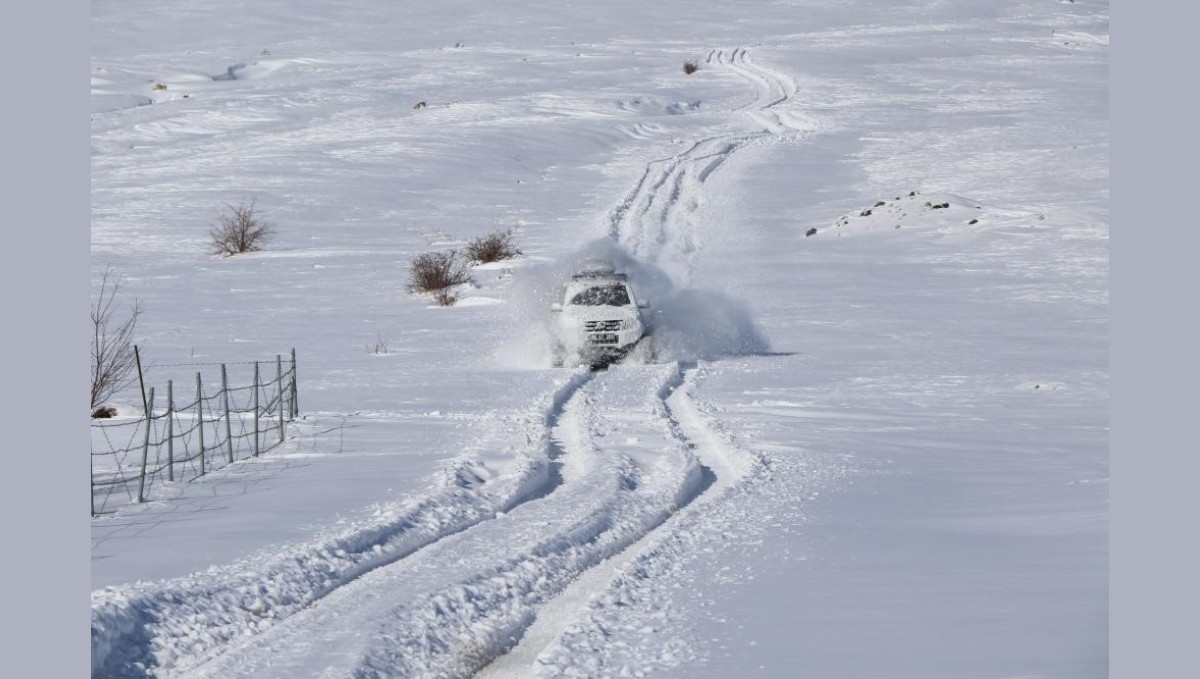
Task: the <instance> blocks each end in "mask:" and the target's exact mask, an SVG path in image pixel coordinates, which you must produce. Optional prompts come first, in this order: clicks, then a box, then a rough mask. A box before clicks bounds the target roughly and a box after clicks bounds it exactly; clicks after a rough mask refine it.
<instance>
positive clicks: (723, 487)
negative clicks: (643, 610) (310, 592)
mask: <svg viewBox="0 0 1200 679" xmlns="http://www.w3.org/2000/svg"><path fill="white" fill-rule="evenodd" d="M706 62H707V63H708V64H710V65H715V66H720V67H724V68H728V69H730V70H732V71H733V72H734V73H736V74H738V75H740V76H741V77H743V78H744V79H746V80H748V81H750V82H751V83H752V84H753V85H754V87H755V95H754V98H753V99H752V100H750V101H749V102H747V103H746V104H743V105H741V106H738V107H736V108H735V109H734V111H735V112H737V113H741V114H745V115H746V116H747V117H748V118H749V119H750V121H751V123H752V124H753V125H756V126H761V129H758V130H754V131H746V132H729V133H725V134H720V135H714V136H710V137H706V138H704V139H702V140H700V141H698V142H696V143H694V144H692V145H691V146H690V147H689V148H688V149H687V150H685V151H684V152H682V153H680V154H678V155H675V156H671V157H669V158H663V159H658V160H652V161H650V162H649V163H647V165H646V169H645V171H644V172H643V174H642V176H641V177H640V179H639V180H638V182H637V183H636V184H635V185H634V187H633V188H632V190H631V191H630V192H629V194H627V195H626V197H625V198H624V199H623V200H622V201H621V202H620V203H619V204H618V206H617V207H616V208H615V209H614V210H613V211H612V213H611V214H610V216H609V220H610V229H609V235H610V237H611V238H613V239H614V240H615V241H617V242H618V243H620V244H622V245H624V246H626V247H627V248H628V249H629V250H631V251H632V252H633V254H634V255H636V256H637V257H639V258H640V259H643V260H647V261H651V262H655V263H658V264H671V263H673V264H674V265H675V266H676V267H677V268H676V271H675V273H677V274H681V275H682V276H683V278H684V282H686V281H687V280H688V279H690V277H691V272H692V267H693V266H694V260H695V256H696V255H697V254H698V251H699V250H700V248H701V243H700V242H699V234H698V227H697V225H696V224H695V221H694V219H693V214H694V213H695V212H696V211H697V209H698V208H699V206H700V199H701V194H702V192H703V190H704V184H705V182H707V181H708V179H709V178H710V177H711V176H712V174H713V173H714V172H716V171H717V170H718V169H719V168H720V167H721V165H722V164H723V163H724V162H725V161H726V160H728V159H729V158H730V157H732V156H733V154H735V153H736V152H738V151H739V150H741V149H743V148H745V147H746V146H748V145H750V144H752V143H754V142H756V141H758V140H761V139H764V138H767V137H772V136H777V135H782V134H795V133H800V132H803V131H805V130H806V126H805V125H803V124H802V123H801V121H800V119H799V118H798V117H796V116H794V115H791V114H789V113H787V112H785V111H782V110H780V108H781V107H780V105H781V104H784V103H785V102H787V101H788V100H789V99H790V98H791V97H792V96H793V95H794V94H795V92H796V86H795V84H794V83H793V82H792V81H791V80H790V79H789V78H787V77H786V76H783V75H781V74H778V73H776V72H774V71H772V70H769V69H766V68H762V67H759V66H758V65H756V64H754V63H753V62H752V61H751V60H750V59H749V57H748V55H747V51H746V49H745V48H738V49H734V50H731V51H727V50H714V51H713V52H711V53H710V54H709V55H708V58H707V59H706ZM664 260H669V261H664ZM679 371H680V372H679V379H678V381H677V382H676V383H674V384H672V385H671V388H670V389H664V390H662V391H660V392H659V394H658V398H659V399H660V400H661V405H662V412H663V415H664V416H665V418H666V420H667V423H668V427H669V429H670V431H671V435H672V436H673V437H674V438H675V440H676V441H677V442H678V445H679V446H681V447H682V448H683V449H685V450H687V451H688V452H690V453H691V454H693V455H696V456H698V457H697V464H698V465H699V466H700V469H701V475H702V481H701V485H700V487H699V488H698V489H697V491H696V494H695V496H693V497H692V498H691V503H690V505H689V506H688V507H687V512H681V513H680V514H679V515H676V516H674V517H672V518H671V519H670V522H671V523H675V524H677V523H678V522H679V521H678V520H685V521H686V519H682V517H683V516H685V515H686V516H689V517H691V516H695V515H696V514H697V513H698V511H699V509H698V508H700V507H702V506H711V505H713V504H714V503H718V502H719V501H720V500H722V499H727V496H728V491H729V489H731V488H734V487H737V484H739V483H740V482H742V481H743V480H745V479H747V478H751V476H752V472H753V471H754V470H756V469H757V470H760V471H761V469H762V465H763V461H762V460H761V458H758V457H756V456H754V455H752V454H750V453H747V452H745V451H742V450H741V449H739V448H737V447H736V446H733V445H732V444H730V443H728V441H727V440H726V439H725V438H724V437H722V436H721V435H720V434H719V433H718V431H719V429H718V428H717V426H716V425H715V424H713V423H712V422H711V421H710V420H709V418H707V417H706V416H703V415H702V414H701V413H700V410H699V409H698V407H697V406H696V404H695V402H694V401H693V400H692V397H691V396H690V393H689V392H690V390H691V389H692V388H693V387H694V377H695V373H696V371H697V368H696V367H695V366H689V367H687V368H686V370H685V368H684V366H682V365H681V366H679ZM683 384H686V385H687V388H685V389H678V388H676V387H679V386H680V385H683ZM702 521H703V520H702V519H695V520H694V521H693V523H702ZM673 535H674V533H673V532H672V530H671V529H670V528H669V527H668V526H665V525H664V526H662V527H657V528H656V529H655V530H652V531H647V532H645V533H644V534H643V535H642V536H640V537H639V538H638V540H637V541H636V542H635V543H633V544H632V545H631V546H630V547H629V548H627V549H626V550H625V551H624V552H623V553H621V554H619V555H617V556H615V557H614V558H612V559H610V560H609V561H608V562H607V563H605V565H604V566H603V567H600V568H596V569H593V570H592V571H591V572H589V573H588V575H587V577H583V578H580V579H579V580H578V581H577V582H576V583H574V584H573V585H572V586H571V588H570V589H569V590H567V591H566V592H564V593H563V594H562V595H560V596H559V597H558V598H557V599H556V600H555V601H553V602H551V603H550V604H548V605H546V606H543V607H542V608H541V609H540V610H539V613H538V615H540V616H543V617H544V620H543V621H542V622H541V623H540V624H539V625H538V626H537V627H536V628H534V629H533V630H532V633H531V634H530V635H529V636H530V638H529V639H526V640H524V642H523V643H522V644H520V645H518V646H517V648H516V649H515V651H514V652H513V653H512V654H511V655H510V656H509V657H504V658H502V659H500V660H499V661H498V662H494V663H493V664H491V665H490V666H488V667H487V669H486V670H485V671H484V672H483V673H481V675H480V679H502V678H507V677H524V676H528V675H529V673H530V672H532V671H534V669H535V668H536V669H537V670H538V671H539V672H541V673H544V674H547V675H549V676H558V675H560V674H563V673H568V671H579V670H580V661H581V659H583V661H582V665H583V666H584V667H585V668H587V670H588V671H589V672H590V671H594V670H596V669H597V668H595V667H587V663H588V662H590V661H589V660H588V658H590V657H591V656H594V655H595V654H594V649H595V646H594V645H589V644H591V643H592V642H593V641H594V639H592V638H588V637H587V631H589V630H590V631H591V632H592V633H594V634H595V635H599V636H601V637H603V636H604V635H605V632H604V629H603V625H602V624H601V623H595V620H596V618H595V617H594V616H592V613H593V612H594V606H585V607H584V609H583V610H578V607H579V606H580V604H581V603H584V602H587V601H589V600H593V599H596V600H602V597H601V596H600V595H601V594H602V593H604V592H605V591H606V590H607V589H609V588H610V587H612V586H613V585H612V584H610V583H611V582H612V578H613V577H614V574H617V573H621V572H623V569H624V568H625V567H627V566H628V565H629V564H630V563H632V562H633V561H635V560H641V561H642V562H643V568H642V571H643V572H652V571H653V569H652V568H650V567H649V565H650V562H653V561H654V560H656V559H658V558H659V557H660V555H662V554H663V553H665V548H664V547H663V545H665V544H667V543H669V542H670V541H671V539H672V536H673ZM577 616H583V618H586V619H588V620H591V621H592V622H593V623H594V624H593V625H592V626H591V627H590V628H589V627H588V626H587V624H585V623H580V622H576V623H573V624H570V625H568V624H566V623H567V622H569V620H564V619H565V618H572V619H573V618H575V617H577ZM589 616H591V617H589ZM567 630H571V631H570V632H567ZM551 640H553V643H548V642H550V641H551ZM573 642H582V643H573ZM568 668H570V670H568ZM581 676H582V675H581ZM587 676H605V675H604V673H603V672H600V673H598V674H595V673H593V674H587Z"/></svg>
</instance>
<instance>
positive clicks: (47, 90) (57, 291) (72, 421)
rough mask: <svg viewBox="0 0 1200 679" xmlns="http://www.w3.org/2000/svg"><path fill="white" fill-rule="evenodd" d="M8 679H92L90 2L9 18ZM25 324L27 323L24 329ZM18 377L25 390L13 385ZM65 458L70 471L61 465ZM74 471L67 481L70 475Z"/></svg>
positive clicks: (11, 10)
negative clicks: (87, 392) (84, 458)
mask: <svg viewBox="0 0 1200 679" xmlns="http://www.w3.org/2000/svg"><path fill="white" fill-rule="evenodd" d="M3 13H4V21H3V25H4V37H3V40H0V54H3V63H5V64H7V65H8V68H7V69H6V78H5V87H6V90H7V95H6V97H5V105H4V107H3V109H0V111H2V112H0V120H2V121H3V124H2V125H0V129H3V131H4V145H3V149H4V154H3V155H4V158H5V172H4V175H3V177H4V181H3V182H2V183H0V186H3V194H4V196H5V197H6V198H7V199H8V200H6V201H5V202H6V203H7V205H6V210H5V221H6V222H7V223H6V224H5V226H6V233H5V247H4V252H5V253H6V254H7V255H8V256H7V257H6V258H5V259H6V260H7V261H5V263H4V266H3V267H0V271H3V285H4V290H5V291H6V292H7V293H8V294H7V295H6V300H5V302H6V304H7V305H10V308H12V307H15V309H16V314H15V315H14V314H8V315H7V317H6V319H5V326H6V328H5V329H6V331H5V332H4V334H3V337H4V342H3V343H4V356H5V372H4V375H5V378H6V379H5V380H4V382H3V385H4V389H2V390H0V394H3V396H2V399H3V405H2V406H0V412H3V413H5V414H6V415H8V417H9V422H10V426H9V427H7V428H6V434H7V437H6V443H7V444H8V448H9V450H8V451H7V452H8V453H9V456H8V457H9V459H8V461H7V462H6V465H5V472H6V475H7V476H8V483H6V484H5V485H6V489H5V492H4V493H3V495H2V496H3V498H4V510H5V511H4V516H5V517H6V518H7V519H8V520H7V521H5V524H4V525H5V535H4V544H5V550H4V562H3V577H2V582H3V583H4V596H3V601H4V603H5V606H4V611H5V617H7V618H8V621H7V622H8V625H7V630H6V632H5V636H4V658H3V661H0V667H3V674H4V675H6V676H11V677H33V676H42V677H80V676H87V675H88V674H90V671H91V670H90V668H91V651H90V641H89V639H90V633H89V628H88V624H89V623H88V621H89V620H90V613H89V605H88V598H89V597H88V593H89V591H90V582H89V580H90V578H89V571H90V567H89V563H90V561H89V557H88V544H89V542H88V518H87V517H88V513H87V511H86V509H87V507H86V504H87V502H86V498H85V497H84V495H85V494H84V493H82V492H81V490H82V488H83V486H84V484H85V483H87V478H86V474H87V469H86V467H85V466H83V465H79V464H75V463H74V462H72V461H71V460H72V459H78V458H77V457H76V456H77V455H79V454H83V451H84V450H85V449H86V447H87V445H88V421H87V418H86V416H83V417H81V416H80V415H82V414H83V413H84V411H86V409H87V403H84V402H77V401H76V399H75V398H74V397H72V395H73V394H74V395H76V396H77V397H78V401H83V400H84V398H85V397H84V396H83V394H84V387H85V382H86V379H87V377H86V376H87V371H88V358H87V351H86V350H81V347H86V337H87V332H88V329H87V326H86V323H87V306H88V289H89V274H88V272H89V258H90V256H89V249H90V236H89V222H90V216H89V212H90V210H89V204H90V196H89V184H90V178H89V161H88V149H89V134H90V133H89V129H88V122H87V120H88V119H87V112H88V111H89V110H90V108H89V105H88V96H89V94H88V89H87V81H86V80H84V78H86V76H87V73H88V70H89V67H88V63H89V60H90V55H89V53H88V52H89V41H88V27H89V16H90V7H89V5H88V3H87V2H83V1H80V2H71V3H69V6H64V5H63V4H62V3H20V4H12V5H6V6H5V8H4V10H3ZM14 316H15V318H14ZM14 377H15V379H13V378H14ZM60 457H61V458H63V459H61V460H60V459H57V458H60ZM63 472H65V473H63Z"/></svg>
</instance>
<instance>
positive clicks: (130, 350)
mask: <svg viewBox="0 0 1200 679" xmlns="http://www.w3.org/2000/svg"><path fill="white" fill-rule="evenodd" d="M120 290H121V280H120V279H119V278H116V277H114V276H113V275H112V269H111V268H108V269H105V270H104V273H103V274H101V277H100V294H99V296H98V297H97V298H96V301H95V303H94V304H93V305H92V313H91V315H92V394H91V408H92V409H93V411H95V409H96V408H97V407H98V406H99V405H100V404H101V403H103V402H104V401H106V400H108V399H109V398H111V397H112V395H113V394H116V393H117V392H119V391H121V390H122V389H124V388H125V387H127V386H129V385H130V384H132V383H133V379H134V377H136V372H135V368H136V367H137V356H136V354H135V353H134V346H133V331H134V329H135V328H136V326H137V321H138V317H139V316H141V315H142V307H141V306H140V305H139V304H138V302H137V300H134V302H133V304H132V306H131V307H130V309H129V315H128V316H125V317H124V318H123V319H121V318H118V316H117V293H118V292H120Z"/></svg>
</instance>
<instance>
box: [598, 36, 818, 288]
mask: <svg viewBox="0 0 1200 679" xmlns="http://www.w3.org/2000/svg"><path fill="white" fill-rule="evenodd" d="M705 63H707V64H709V65H710V66H715V67H719V68H725V69H728V70H729V71H732V72H733V73H735V74H737V75H738V76H740V77H742V78H743V79H745V80H747V81H749V82H750V83H752V84H753V85H754V91H755V94H754V97H753V98H752V99H751V100H750V101H748V102H747V103H745V104H742V105H740V106H737V107H735V108H734V109H732V111H731V112H732V113H736V114H740V115H742V116H743V117H744V118H746V119H748V120H749V122H750V124H751V126H752V127H753V128H755V129H752V130H742V131H731V132H726V133H723V134H719V135H715V136H710V137H706V138H704V139H701V140H700V141H697V142H695V143H694V144H692V145H691V146H690V147H689V148H688V149H687V150H685V151H683V152H682V153H679V154H676V155H674V156H670V157H668V158H661V159H657V160H652V161H650V162H649V163H647V165H646V169H645V171H644V172H643V173H642V176H641V178H640V179H639V180H638V181H637V183H636V184H635V185H634V187H633V189H632V190H630V192H629V193H628V194H627V195H626V196H625V198H624V199H622V200H621V202H620V203H619V204H618V205H617V207H616V208H614V209H613V211H612V212H611V213H610V215H609V235H610V237H612V238H613V239H614V240H616V241H617V242H619V243H621V244H622V245H624V246H626V247H627V248H629V249H630V251H631V252H632V253H633V254H634V255H635V256H637V257H638V258H640V259H643V260H646V261H649V262H653V263H656V264H659V265H667V266H671V268H673V269H674V271H673V273H676V274H678V275H680V276H681V278H682V282H684V283H686V282H688V281H689V280H690V279H691V275H692V269H693V266H694V258H695V255H696V253H697V252H698V251H699V250H700V248H701V247H702V243H701V241H700V234H699V233H698V227H697V225H696V223H695V219H694V215H695V213H696V212H697V211H698V210H699V208H700V206H701V204H702V194H703V190H704V184H705V182H707V181H708V179H709V178H710V177H711V176H712V174H713V173H714V172H716V171H717V169H719V168H720V166H721V165H722V164H723V163H724V162H725V161H727V160H728V159H729V158H730V157H732V156H733V155H734V154H735V153H737V152H738V151H740V150H742V149H744V148H746V147H748V146H750V145H751V144H755V143H759V142H761V141H763V140H767V139H772V138H779V139H783V138H790V137H792V136H795V135H800V134H805V133H808V132H811V131H812V130H813V126H812V125H811V124H810V123H808V122H807V121H805V120H804V119H803V118H802V117H801V116H798V115H796V114H795V113H793V112H791V111H788V110H786V109H785V108H784V107H782V106H781V104H786V103H788V102H789V101H791V100H792V98H793V96H794V95H795V93H796V84H795V82H794V81H793V80H792V79H791V78H789V77H788V76H786V75H784V74H781V73H778V72H776V71H774V70H772V69H768V68H765V67H762V66H760V65H758V64H756V63H755V62H754V61H752V60H751V59H750V57H749V55H748V53H747V50H746V48H744V47H739V48H736V49H733V50H724V49H719V50H713V51H712V52H710V53H709V54H708V57H707V58H706V59H705ZM743 126H744V125H743Z"/></svg>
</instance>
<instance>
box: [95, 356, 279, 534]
mask: <svg viewBox="0 0 1200 679" xmlns="http://www.w3.org/2000/svg"><path fill="white" fill-rule="evenodd" d="M210 365H211V366H213V367H216V366H218V365H219V366H220V381H219V383H216V384H211V385H210V384H209V383H208V382H207V381H206V380H205V378H204V376H203V374H202V373H201V372H197V373H196V379H195V383H194V384H189V385H179V384H176V383H175V382H174V381H173V380H168V381H167V384H166V390H165V392H157V393H156V390H155V388H153V387H151V388H150V389H149V392H148V394H147V397H146V409H145V412H144V413H143V414H142V416H141V417H139V418H136V419H120V420H115V421H114V420H98V419H93V420H92V451H91V477H92V516H93V517H95V516H99V515H103V514H111V513H112V512H113V511H115V509H112V508H113V507H114V506H115V505H116V504H117V503H121V502H132V503H140V502H145V501H147V500H149V499H152V497H153V496H154V494H155V492H156V491H161V490H162V488H163V487H164V484H172V483H181V482H187V481H192V480H195V479H197V478H200V477H201V476H204V475H205V474H206V473H208V472H211V471H213V470H216V469H219V468H221V467H223V466H225V465H228V464H232V463H233V462H235V461H237V460H243V459H247V458H252V457H258V456H259V455H262V454H263V453H266V452H268V451H270V450H272V449H273V448H275V447H276V446H278V445H280V444H282V443H283V442H284V438H285V431H286V426H287V422H290V421H293V420H295V419H296V417H297V415H298V414H299V412H300V411H299V407H298V404H297V391H298V390H297V387H296V350H295V349H292V351H291V357H290V360H288V361H286V362H285V361H284V359H283V357H282V356H280V355H277V356H276V357H275V361H274V362H254V363H253V366H254V372H253V377H252V378H251V381H250V384H249V385H246V386H240V387H232V386H230V383H229V370H228V364H225V363H221V364H215V363H214V364H210ZM247 365H250V364H247Z"/></svg>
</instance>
